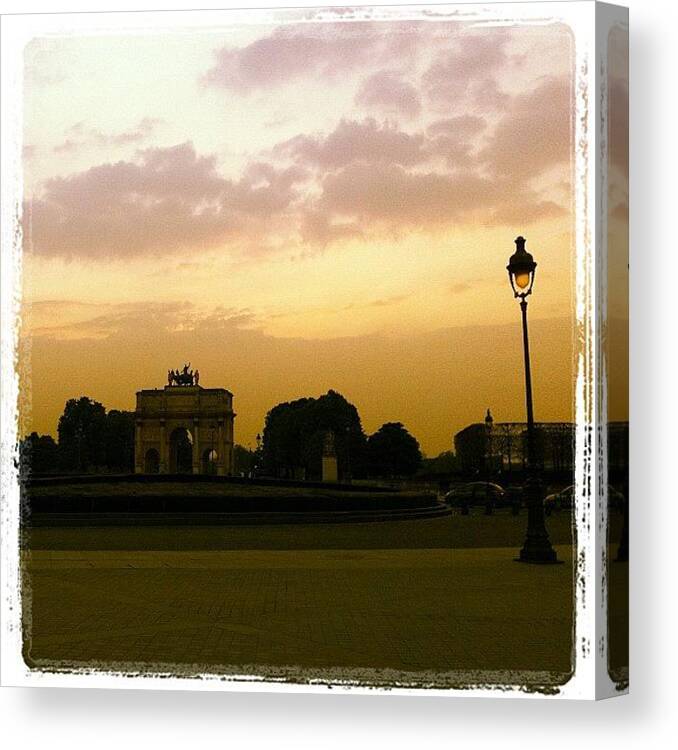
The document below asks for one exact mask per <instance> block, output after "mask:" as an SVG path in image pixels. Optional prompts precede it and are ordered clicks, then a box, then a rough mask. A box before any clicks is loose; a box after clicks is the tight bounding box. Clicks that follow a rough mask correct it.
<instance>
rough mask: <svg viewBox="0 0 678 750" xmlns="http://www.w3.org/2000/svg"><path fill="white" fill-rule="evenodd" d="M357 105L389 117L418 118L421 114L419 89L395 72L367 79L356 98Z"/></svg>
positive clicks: (384, 71) (387, 72) (375, 74)
mask: <svg viewBox="0 0 678 750" xmlns="http://www.w3.org/2000/svg"><path fill="white" fill-rule="evenodd" d="M355 103H356V104H357V105H358V106H361V107H364V108H365V109H368V110H376V111H377V112H381V113H382V114H387V115H404V116H405V117H408V118H413V117H416V116H417V115H418V114H419V113H420V112H421V98H420V96H419V92H418V91H417V89H416V88H415V87H414V86H413V85H412V84H411V83H409V82H408V81H405V80H403V78H402V77H401V75H400V74H399V73H397V72H395V71H391V70H382V71H379V72H378V73H374V74H373V75H371V76H369V77H368V78H366V79H365V80H364V81H363V83H362V85H361V87H360V89H359V90H358V93H357V94H356V96H355Z"/></svg>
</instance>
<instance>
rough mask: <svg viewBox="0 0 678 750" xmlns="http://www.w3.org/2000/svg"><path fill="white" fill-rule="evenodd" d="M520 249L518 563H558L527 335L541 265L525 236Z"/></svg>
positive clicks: (515, 284) (516, 284)
mask: <svg viewBox="0 0 678 750" xmlns="http://www.w3.org/2000/svg"><path fill="white" fill-rule="evenodd" d="M515 242H516V251H515V253H513V255H512V256H511V257H510V259H509V263H508V266H506V270H507V271H508V275H509V281H510V282H511V289H513V296H514V297H515V298H516V299H520V310H521V313H522V319H523V355H524V358H525V404H526V407H527V479H526V481H525V484H524V485H523V493H524V496H525V503H526V505H527V536H526V538H525V543H524V544H523V548H522V549H521V550H520V557H519V558H517V560H518V562H526V563H542V564H548V563H557V562H558V558H557V555H556V551H555V550H554V549H553V547H552V546H551V540H550V539H549V535H548V532H547V531H546V522H545V519H544V492H543V487H542V483H541V477H540V475H539V471H538V469H537V460H536V455H535V450H536V446H535V431H534V412H533V409H532V375H531V373H530V344H529V338H528V335H527V297H528V296H529V295H530V294H532V286H533V285H534V275H535V271H536V268H537V264H536V263H535V261H534V258H533V257H532V255H530V253H528V252H527V250H525V238H524V237H517V238H516V240H515Z"/></svg>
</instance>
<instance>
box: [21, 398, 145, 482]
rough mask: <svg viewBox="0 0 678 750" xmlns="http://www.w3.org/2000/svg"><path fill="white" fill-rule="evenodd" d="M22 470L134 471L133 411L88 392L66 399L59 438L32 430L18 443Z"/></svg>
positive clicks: (59, 426)
mask: <svg viewBox="0 0 678 750" xmlns="http://www.w3.org/2000/svg"><path fill="white" fill-rule="evenodd" d="M19 457H20V461H21V468H22V470H23V471H30V472H31V473H32V474H62V473H63V474H74V473H87V472H108V473H120V474H128V473H131V472H133V471H134V412H132V411H119V410H118V409H111V410H110V411H108V412H107V411H106V408H105V407H104V406H103V404H100V403H99V402H98V401H94V400H93V399H91V398H89V397H87V396H81V397H80V398H77V399H75V398H72V399H69V400H68V401H67V402H66V406H65V407H64V412H63V414H62V415H61V416H60V417H59V423H58V426H57V440H56V441H55V440H54V438H53V437H52V436H51V435H39V434H38V433H37V432H32V433H31V434H30V435H28V436H27V437H26V438H24V439H23V440H22V441H21V442H20V443H19Z"/></svg>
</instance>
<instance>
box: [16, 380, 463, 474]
mask: <svg viewBox="0 0 678 750" xmlns="http://www.w3.org/2000/svg"><path fill="white" fill-rule="evenodd" d="M134 419H135V418H134V412H132V411H120V410H117V409H111V410H110V411H107V410H106V408H105V407H104V405H103V404H101V403H99V402H98V401H95V400H94V399H91V398H89V397H88V396H81V397H80V398H77V399H76V398H73V399H69V400H68V401H67V402H66V405H65V407H64V411H63V414H62V415H61V416H60V418H59V422H58V426H57V440H54V438H53V437H52V436H51V435H39V434H38V433H37V432H32V433H31V434H30V435H28V436H27V437H26V438H24V439H23V440H22V441H21V442H20V445H19V449H20V460H21V466H22V470H23V471H30V472H31V473H33V474H43V475H44V474H77V473H89V472H100V473H132V472H133V471H134ZM328 434H331V436H332V437H331V439H332V443H333V448H334V453H335V455H336V458H337V467H338V472H339V477H340V479H351V478H362V477H389V478H395V477H409V476H412V475H414V474H416V473H417V472H418V471H420V470H430V471H436V470H447V469H448V468H449V467H451V463H450V461H451V460H452V461H453V456H450V454H441V456H439V457H438V458H437V459H430V460H424V459H423V456H422V453H421V450H420V447H419V443H418V442H417V440H416V438H414V437H413V436H412V435H411V434H410V433H409V432H408V431H407V429H405V427H404V426H403V425H402V424H401V423H400V422H387V423H385V424H383V425H382V426H381V427H380V428H379V429H378V430H377V431H376V432H374V433H373V434H371V435H367V434H366V433H365V431H364V430H363V427H362V423H361V420H360V415H359V414H358V410H357V409H356V407H355V406H354V405H353V404H351V403H350V402H349V401H347V400H346V398H344V396H342V395H341V394H340V393H337V392H336V391H333V390H330V391H328V392H327V393H326V394H324V395H322V396H320V397H319V398H301V399H297V400H296V401H291V402H285V403H281V404H278V405H277V406H274V407H273V408H272V409H271V410H270V411H269V412H268V414H267V415H266V419H265V423H264V429H263V434H262V439H261V441H260V444H259V445H258V447H257V450H256V451H251V450H248V449H247V448H244V447H243V446H240V445H236V446H234V459H235V461H234V463H235V473H236V474H245V475H248V476H249V475H255V474H256V475H259V476H270V477H277V478H287V479H292V478H296V479H320V478H321V476H322V456H323V448H324V445H325V442H326V440H327V436H328Z"/></svg>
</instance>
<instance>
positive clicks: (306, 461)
mask: <svg viewBox="0 0 678 750" xmlns="http://www.w3.org/2000/svg"><path fill="white" fill-rule="evenodd" d="M328 435H331V442H332V444H333V449H334V450H333V452H334V454H335V455H336V459H337V468H338V473H339V478H340V479H350V478H353V477H355V478H361V477H366V476H380V477H404V476H412V475H413V474H415V473H416V472H417V470H418V469H419V468H420V466H421V463H422V454H421V450H420V448H419V443H418V442H417V440H416V438H414V437H413V436H412V435H410V433H409V432H408V431H407V430H406V429H405V427H404V426H403V425H402V424H401V423H400V422H388V423H386V424H383V425H382V426H381V427H380V428H379V429H378V430H377V431H376V432H375V433H374V434H372V435H369V436H368V435H366V434H365V432H364V430H363V427H362V423H361V420H360V415H359V414H358V410H357V409H356V407H355V406H354V405H353V404H351V403H350V402H349V401H347V400H346V398H344V396H342V395H341V394H340V393H337V392H336V391H333V390H330V391H328V392H327V393H326V394H324V395H323V396H320V397H319V398H301V399H297V400H296V401H291V402H285V403H281V404H278V405H277V406H275V407H273V409H271V410H270V411H269V412H268V414H267V415H266V420H265V424H264V432H263V436H262V445H261V448H260V454H261V455H260V460H261V467H260V471H261V473H262V474H264V475H267V476H273V477H277V478H285V479H293V478H294V479H320V478H321V476H322V457H323V450H324V446H325V445H326V441H327V439H328Z"/></svg>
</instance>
